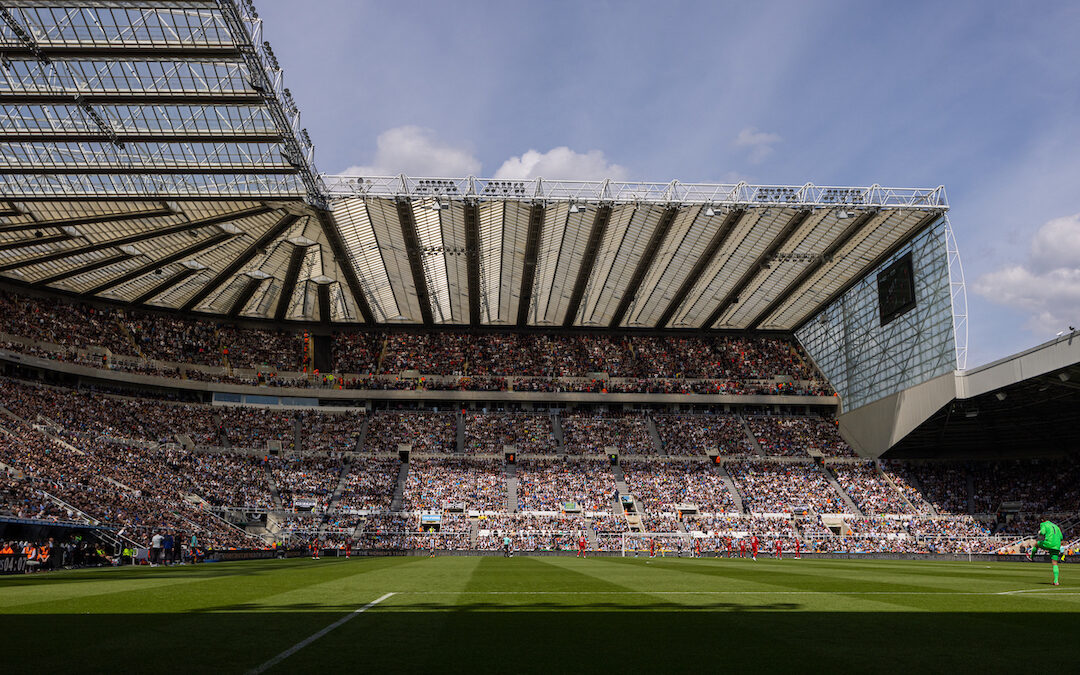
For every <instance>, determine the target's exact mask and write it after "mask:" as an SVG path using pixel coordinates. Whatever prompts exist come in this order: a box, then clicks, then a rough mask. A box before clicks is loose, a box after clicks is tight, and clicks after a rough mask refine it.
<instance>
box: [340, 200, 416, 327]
mask: <svg viewBox="0 0 1080 675" xmlns="http://www.w3.org/2000/svg"><path fill="white" fill-rule="evenodd" d="M367 212H368V216H369V218H370V219H371V227H372V230H373V231H374V233H375V240H376V244H375V245H376V249H377V252H379V253H381V254H382V260H383V263H384V265H385V272H386V275H387V277H388V279H389V281H390V287H391V288H392V289H393V295H394V299H395V301H396V302H395V304H396V307H397V311H398V313H397V314H396V315H388V316H386V317H385V318H384V319H383V320H384V321H387V322H389V323H420V322H421V319H422V317H421V313H420V300H419V298H418V297H417V295H416V283H415V281H414V280H413V276H412V268H411V267H409V256H408V253H407V252H406V250H405V237H404V235H403V234H402V232H401V220H400V219H399V218H398V213H397V206H396V205H395V204H394V202H393V201H392V200H389V199H372V200H369V201H368V203H367ZM346 241H348V237H346Z"/></svg>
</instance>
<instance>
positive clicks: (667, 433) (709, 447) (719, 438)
mask: <svg viewBox="0 0 1080 675" xmlns="http://www.w3.org/2000/svg"><path fill="white" fill-rule="evenodd" d="M653 420H654V422H655V423H656V431H657V433H659V434H660V442H661V443H662V444H663V452H664V454H668V455H683V456H691V455H696V456H701V455H752V454H754V449H753V447H752V446H751V445H750V439H749V438H748V437H747V435H746V430H745V429H744V428H743V424H742V420H740V419H739V417H738V416H736V415H722V414H716V415H656V416H654V417H653Z"/></svg>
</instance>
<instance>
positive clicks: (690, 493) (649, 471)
mask: <svg viewBox="0 0 1080 675" xmlns="http://www.w3.org/2000/svg"><path fill="white" fill-rule="evenodd" d="M622 467H623V473H624V475H625V477H626V485H627V487H629V488H630V492H631V493H632V494H633V495H634V496H635V497H637V498H638V500H640V501H641V502H642V503H643V505H644V507H645V512H646V513H649V514H657V513H661V512H664V513H675V510H676V506H677V505H679V504H693V505H694V506H696V507H697V508H698V510H699V511H700V512H702V513H726V512H730V511H732V510H734V508H735V501H734V500H733V499H732V498H731V493H729V492H728V489H727V486H726V485H725V484H724V480H723V478H722V477H721V476H720V474H719V473H717V471H716V469H715V468H714V467H713V466H712V465H711V464H706V463H703V462H692V463H684V462H670V463H664V464H655V463H648V462H641V461H630V462H623V463H622Z"/></svg>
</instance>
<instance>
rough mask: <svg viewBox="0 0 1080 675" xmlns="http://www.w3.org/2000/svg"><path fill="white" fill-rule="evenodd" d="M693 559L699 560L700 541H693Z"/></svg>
mask: <svg viewBox="0 0 1080 675" xmlns="http://www.w3.org/2000/svg"><path fill="white" fill-rule="evenodd" d="M694 557H695V558H700V557H701V540H700V539H695V540H694Z"/></svg>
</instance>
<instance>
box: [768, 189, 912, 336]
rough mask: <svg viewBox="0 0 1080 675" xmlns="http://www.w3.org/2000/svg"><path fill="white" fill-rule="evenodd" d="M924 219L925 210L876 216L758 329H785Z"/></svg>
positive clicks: (814, 307)
mask: <svg viewBox="0 0 1080 675" xmlns="http://www.w3.org/2000/svg"><path fill="white" fill-rule="evenodd" d="M926 217H927V212H926V211H917V210H903V209H900V210H890V211H883V212H882V213H881V214H879V215H878V216H877V217H876V218H875V219H874V221H872V222H871V223H870V224H869V226H868V227H864V228H863V229H862V231H861V232H860V233H859V234H858V235H856V236H855V237H854V238H853V239H852V240H851V241H849V242H848V243H847V245H845V246H844V247H843V248H841V249H840V250H839V251H837V253H836V255H835V256H834V257H833V262H831V263H826V264H825V265H823V266H822V267H821V268H820V269H819V270H817V272H815V273H814V274H813V275H812V276H810V278H809V279H807V280H806V282H805V283H804V284H802V287H801V288H799V289H797V290H796V292H794V293H793V294H792V296H791V298H790V299H789V300H788V301H787V302H786V303H784V304H783V305H782V306H781V307H779V308H777V310H776V311H775V312H773V314H772V315H771V316H769V317H767V318H766V319H765V320H764V322H762V325H761V328H781V327H783V328H789V327H793V326H795V325H796V324H797V323H798V322H799V321H801V320H802V319H804V318H806V317H807V316H809V315H810V314H811V313H812V312H813V311H814V310H815V309H816V308H817V307H819V305H820V303H822V302H823V301H825V300H826V299H827V298H828V297H829V296H831V295H832V294H833V293H834V292H835V291H836V290H838V289H839V288H840V287H842V286H843V285H844V284H845V283H847V282H848V281H849V280H851V279H854V278H858V277H860V276H862V274H863V270H865V269H866V268H867V266H869V265H870V264H871V262H872V261H873V260H874V259H875V258H877V257H878V256H879V255H881V254H882V253H884V252H885V251H887V250H888V249H889V248H890V247H892V246H893V245H894V244H896V243H898V242H900V241H903V240H905V239H908V238H910V237H911V236H913V235H914V234H915V232H914V228H915V227H916V226H917V225H918V224H919V223H921V222H924V219H925V218H926Z"/></svg>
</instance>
